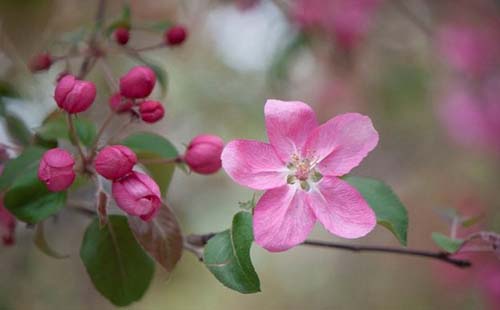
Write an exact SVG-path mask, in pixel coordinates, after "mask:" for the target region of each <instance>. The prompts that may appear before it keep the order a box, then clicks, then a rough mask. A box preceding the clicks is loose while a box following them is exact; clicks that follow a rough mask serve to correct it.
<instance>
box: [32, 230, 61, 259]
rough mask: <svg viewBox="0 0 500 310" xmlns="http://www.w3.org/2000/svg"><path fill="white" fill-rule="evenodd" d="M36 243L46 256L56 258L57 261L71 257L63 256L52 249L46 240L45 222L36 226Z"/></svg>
mask: <svg viewBox="0 0 500 310" xmlns="http://www.w3.org/2000/svg"><path fill="white" fill-rule="evenodd" d="M33 241H34V242H35V245H36V247H37V248H38V249H39V250H40V251H42V253H44V254H45V255H47V256H49V257H52V258H56V259H62V258H68V257H69V255H63V254H59V253H58V252H57V251H56V250H54V249H52V248H51V247H50V245H49V243H48V242H47V239H46V238H45V228H44V222H40V223H38V224H37V225H36V230H35V238H34V240H33Z"/></svg>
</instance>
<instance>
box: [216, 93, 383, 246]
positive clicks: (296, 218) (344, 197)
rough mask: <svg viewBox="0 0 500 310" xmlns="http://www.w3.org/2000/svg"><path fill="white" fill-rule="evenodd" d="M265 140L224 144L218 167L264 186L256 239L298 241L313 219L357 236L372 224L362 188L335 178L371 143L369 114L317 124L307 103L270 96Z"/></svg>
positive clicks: (281, 243)
mask: <svg viewBox="0 0 500 310" xmlns="http://www.w3.org/2000/svg"><path fill="white" fill-rule="evenodd" d="M264 114H265V121H266V129H267V135H268V138H269V143H264V142H259V141H252V140H234V141H231V142H229V143H228V144H227V145H226V147H225V148H224V150H223V152H222V167H223V168H224V170H226V172H227V173H228V174H229V176H230V177H231V178H232V179H233V180H234V181H236V182H237V183H239V184H241V185H244V186H247V187H250V188H252V189H255V190H266V192H265V193H264V195H263V196H262V197H261V198H260V199H259V201H258V202H257V205H256V207H255V209H254V215H253V230H254V236H255V241H256V243H257V244H259V245H260V246H262V247H264V248H265V249H267V250H269V251H272V252H277V251H284V250H287V249H289V248H291V247H293V246H295V245H298V244H300V243H302V242H303V241H304V240H305V239H306V238H307V236H308V234H309V233H310V231H311V230H312V228H313V226H314V224H315V222H316V220H318V221H319V222H320V223H322V224H323V226H324V227H325V228H326V229H327V230H328V231H329V232H330V233H332V234H334V235H337V236H340V237H344V238H358V237H362V236H364V235H366V234H367V233H369V232H370V231H371V230H372V229H373V228H374V227H375V225H376V218H375V214H374V212H373V210H372V209H371V208H370V207H369V206H368V204H367V203H366V201H365V200H364V199H363V197H362V196H361V194H360V193H359V192H358V191H357V190H356V189H355V188H354V187H352V186H351V185H349V184H348V183H347V182H345V181H343V180H341V179H339V178H338V177H340V176H343V175H345V174H347V173H349V171H351V170H352V169H353V168H354V167H356V166H358V165H359V163H360V162H361V161H362V160H363V158H364V157H365V156H366V155H367V154H368V153H369V152H370V151H371V150H373V149H374V148H375V146H376V145H377V143H378V133H377V131H376V130H375V129H374V128H373V125H372V122H371V120H370V119H369V118H368V117H366V116H363V115H360V114H357V113H347V114H342V115H339V116H337V117H334V118H332V119H330V120H329V121H328V122H326V123H325V124H322V125H319V124H318V122H317V120H316V115H315V113H314V111H313V110H312V109H311V107H310V106H308V105H307V104H305V103H302V102H297V101H292V102H285V101H278V100H268V101H267V102H266V105H265V108H264Z"/></svg>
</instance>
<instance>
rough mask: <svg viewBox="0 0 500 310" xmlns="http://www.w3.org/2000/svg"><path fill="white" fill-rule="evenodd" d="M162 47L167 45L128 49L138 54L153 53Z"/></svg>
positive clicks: (159, 44)
mask: <svg viewBox="0 0 500 310" xmlns="http://www.w3.org/2000/svg"><path fill="white" fill-rule="evenodd" d="M164 47H167V45H166V44H165V43H163V42H161V43H158V44H155V45H150V46H145V47H140V48H134V49H130V50H132V51H134V52H135V53H138V52H146V51H153V50H157V49H160V48H164Z"/></svg>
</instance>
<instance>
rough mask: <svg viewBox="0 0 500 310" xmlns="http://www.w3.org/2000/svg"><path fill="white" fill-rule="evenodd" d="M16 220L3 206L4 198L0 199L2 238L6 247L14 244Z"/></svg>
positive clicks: (0, 234)
mask: <svg viewBox="0 0 500 310" xmlns="http://www.w3.org/2000/svg"><path fill="white" fill-rule="evenodd" d="M15 230H16V218H15V217H14V216H13V215H12V214H10V212H9V211H8V210H7V209H5V207H4V206H3V197H1V198H0V237H2V242H3V244H4V245H12V244H14V241H15V240H14V233H15Z"/></svg>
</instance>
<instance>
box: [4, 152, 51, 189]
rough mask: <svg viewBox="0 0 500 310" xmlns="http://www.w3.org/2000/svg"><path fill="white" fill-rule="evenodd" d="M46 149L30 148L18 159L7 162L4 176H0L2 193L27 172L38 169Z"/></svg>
mask: <svg viewBox="0 0 500 310" xmlns="http://www.w3.org/2000/svg"><path fill="white" fill-rule="evenodd" d="M45 151H46V149H44V148H40V147H28V148H26V149H24V152H22V153H21V155H19V156H18V157H16V158H14V159H11V160H9V161H7V163H6V164H5V168H4V170H3V173H2V175H1V176H0V191H4V190H5V189H7V188H8V187H10V186H11V185H12V183H14V181H15V180H16V178H17V177H18V176H20V175H22V174H23V173H24V172H25V171H26V170H29V169H32V168H33V167H38V163H39V161H40V158H41V157H42V155H43V153H45Z"/></svg>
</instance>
